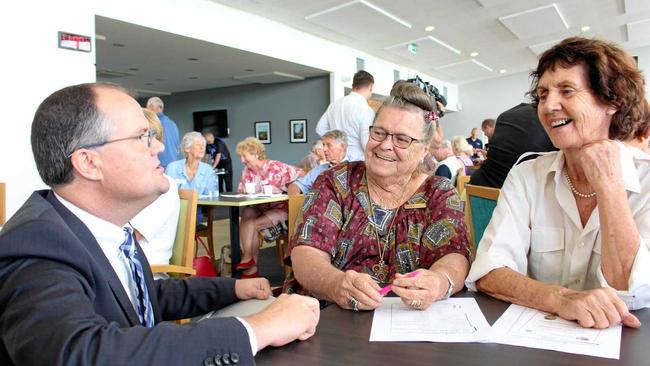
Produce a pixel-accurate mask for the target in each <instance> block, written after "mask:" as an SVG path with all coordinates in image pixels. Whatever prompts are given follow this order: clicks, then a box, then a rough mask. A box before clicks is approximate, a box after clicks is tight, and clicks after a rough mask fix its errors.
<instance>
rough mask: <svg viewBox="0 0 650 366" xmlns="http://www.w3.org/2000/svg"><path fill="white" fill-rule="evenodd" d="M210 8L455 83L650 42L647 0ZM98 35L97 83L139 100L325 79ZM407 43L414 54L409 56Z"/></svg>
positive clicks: (110, 30) (158, 38)
mask: <svg viewBox="0 0 650 366" xmlns="http://www.w3.org/2000/svg"><path fill="white" fill-rule="evenodd" d="M212 1H214V2H217V3H220V4H223V5H226V6H230V7H233V8H237V9H240V10H243V11H246V12H249V13H253V14H256V15H259V16H262V17H266V18H269V19H271V20H274V21H277V22H279V23H283V24H285V25H287V26H290V27H293V28H296V29H298V30H301V31H304V32H307V33H311V34H314V35H316V36H319V37H322V38H325V39H328V40H331V41H334V42H337V43H340V44H343V45H347V46H350V47H352V48H355V49H358V50H361V51H363V52H365V53H368V54H371V55H374V56H376V57H379V58H382V59H385V60H388V61H391V62H394V63H396V64H399V65H403V66H406V67H408V68H411V69H415V70H419V71H420V72H424V73H427V74H429V75H432V76H434V77H438V78H440V79H442V80H446V81H449V82H453V83H457V84H463V83H467V82H471V81H476V80H482V79H489V78H494V77H499V76H504V75H508V74H512V73H517V72H522V71H529V70H530V69H531V68H532V67H534V66H535V64H536V58H537V55H538V54H540V53H541V52H543V51H544V50H546V49H547V48H549V47H550V46H552V45H553V44H555V43H556V42H557V41H559V40H561V39H563V38H566V37H567V36H571V35H579V34H582V35H585V36H587V37H597V38H600V39H605V40H608V41H613V42H616V43H618V44H620V45H622V46H623V47H625V48H627V49H628V50H633V49H635V48H640V47H645V46H649V45H650V0H556V1H544V0H510V1H508V0H401V1H394V0H354V1H349V0H212ZM430 25H432V26H434V27H435V29H434V30H433V31H430V32H427V31H426V30H425V27H427V26H430ZM583 26H589V27H590V29H589V30H588V31H586V32H583V31H581V28H582V27H583ZM96 33H97V34H98V37H97V47H96V48H97V69H98V80H109V81H114V82H118V83H120V84H122V85H124V86H126V87H128V88H131V89H133V90H136V91H138V93H139V94H140V95H150V94H167V93H173V92H180V91H188V90H198V89H207V88H215V87H224V86H231V85H241V84H248V83H273V82H283V81H292V80H300V79H301V78H309V77H314V76H319V75H325V74H327V73H326V72H325V71H323V70H319V69H315V68H311V67H307V66H303V65H299V64H295V63H291V62H286V61H283V60H279V59H275V58H271V57H267V56H262V55H259V54H254V53H250V52H246V51H242V50H237V49H234V48H230V47H224V46H220V45H215V44H212V43H209V42H204V41H199V40H196V39H192V38H188V37H183V36H179V35H176V34H172V33H167V32H162V31H158V30H154V29H150V28H146V27H141V26H137V25H133V24H129V23H124V22H120V21H116V20H113V19H109V18H104V17H100V16H97V17H96ZM100 36H104V37H105V40H101V39H100V38H101V37H100ZM413 43H415V45H416V48H417V52H416V53H412V52H410V51H409V50H408V47H409V45H411V44H413ZM115 44H118V46H115ZM120 44H122V45H124V46H123V47H119V45H120ZM472 52H478V55H477V56H475V57H472V56H471V53H472ZM191 58H195V59H198V60H188V59H191ZM134 69H135V70H134ZM110 74H114V75H116V76H117V77H110Z"/></svg>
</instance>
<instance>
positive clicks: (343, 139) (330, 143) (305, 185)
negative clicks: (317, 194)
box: [288, 130, 348, 194]
mask: <svg viewBox="0 0 650 366" xmlns="http://www.w3.org/2000/svg"><path fill="white" fill-rule="evenodd" d="M322 140H323V142H322V144H323V152H324V154H325V158H326V159H327V162H326V163H325V164H321V165H319V166H317V167H315V168H314V169H312V170H310V171H309V172H307V174H305V175H304V176H303V177H300V178H298V179H296V180H295V181H294V182H293V183H291V184H289V189H288V191H289V192H288V193H289V194H301V193H303V194H304V193H308V192H310V191H311V187H312V186H313V185H314V182H315V181H316V178H317V177H318V176H319V175H320V174H321V173H322V172H324V171H326V170H328V169H330V168H331V167H333V166H334V165H336V164H339V163H340V162H342V161H344V160H347V159H346V157H345V152H346V150H347V146H348V143H347V136H346V135H345V132H343V131H341V130H332V131H328V132H325V134H324V135H323V136H322Z"/></svg>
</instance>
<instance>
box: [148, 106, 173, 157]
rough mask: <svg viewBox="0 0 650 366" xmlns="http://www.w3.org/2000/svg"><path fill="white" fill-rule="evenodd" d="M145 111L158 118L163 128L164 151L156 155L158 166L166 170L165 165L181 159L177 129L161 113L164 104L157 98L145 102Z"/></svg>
mask: <svg viewBox="0 0 650 366" xmlns="http://www.w3.org/2000/svg"><path fill="white" fill-rule="evenodd" d="M147 109H148V110H150V111H152V112H154V113H155V114H156V115H157V116H158V119H159V120H160V123H162V126H163V132H164V134H165V139H164V140H163V144H164V145H165V150H163V151H162V152H161V153H159V154H158V159H159V160H160V165H161V166H162V167H163V168H166V167H167V164H169V163H171V162H172V161H176V160H179V159H180V158H181V157H180V154H179V152H180V150H179V146H180V138H179V137H178V127H177V126H176V122H174V121H173V120H172V119H171V118H169V117H167V116H166V115H165V114H164V113H163V110H164V109H165V104H164V103H163V101H162V99H160V98H158V97H151V98H149V100H148V101H147Z"/></svg>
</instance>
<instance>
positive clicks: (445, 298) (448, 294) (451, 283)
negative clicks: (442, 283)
mask: <svg viewBox="0 0 650 366" xmlns="http://www.w3.org/2000/svg"><path fill="white" fill-rule="evenodd" d="M440 273H442V274H443V275H444V276H445V277H447V281H449V288H448V289H447V292H445V296H444V297H443V298H442V300H447V299H448V298H449V297H450V296H451V295H452V294H453V293H454V281H452V280H451V277H449V275H448V274H447V273H446V272H440Z"/></svg>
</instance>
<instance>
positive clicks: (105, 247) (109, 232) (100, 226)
mask: <svg viewBox="0 0 650 366" xmlns="http://www.w3.org/2000/svg"><path fill="white" fill-rule="evenodd" d="M54 195H55V196H56V198H57V199H58V200H59V202H61V204H62V205H63V206H65V208H67V209H68V210H70V212H72V214H73V215H75V216H77V218H78V219H79V220H81V222H83V223H84V225H86V227H87V228H88V230H90V233H91V234H92V235H93V236H94V237H95V240H97V243H98V244H99V246H100V247H101V248H102V251H103V252H104V255H105V256H106V258H107V259H108V261H109V262H110V263H111V267H113V271H115V274H116V275H117V277H118V278H119V279H120V282H121V283H122V286H123V287H124V291H126V294H127V295H128V296H129V300H131V304H132V305H133V308H134V309H135V311H136V313H137V311H138V310H137V309H138V308H137V306H138V305H137V303H136V301H138V300H137V299H138V297H137V294H136V286H137V285H136V283H135V280H134V279H133V277H132V276H131V269H130V266H129V264H128V261H127V258H126V257H125V256H124V253H123V252H122V251H121V250H120V245H122V243H124V238H125V236H124V230H122V228H121V227H119V226H117V225H113V224H112V223H110V222H108V221H106V220H104V219H100V218H99V217H97V216H95V215H93V214H90V213H88V212H86V211H84V210H82V209H81V208H79V207H77V206H75V205H74V204H72V203H71V202H69V201H67V200H65V199H64V198H62V197H61V196H59V195H58V194H56V192H54ZM176 195H177V196H178V191H177V193H176ZM176 217H178V215H177V216H176ZM145 270H146V269H145ZM236 319H237V320H239V321H240V322H241V323H242V325H243V326H244V328H246V332H247V333H248V340H249V342H250V345H251V350H252V351H253V356H255V355H256V354H257V345H258V343H257V337H256V336H255V331H254V329H253V328H252V327H251V326H250V324H248V322H246V321H245V320H244V319H243V318H241V317H236Z"/></svg>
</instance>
